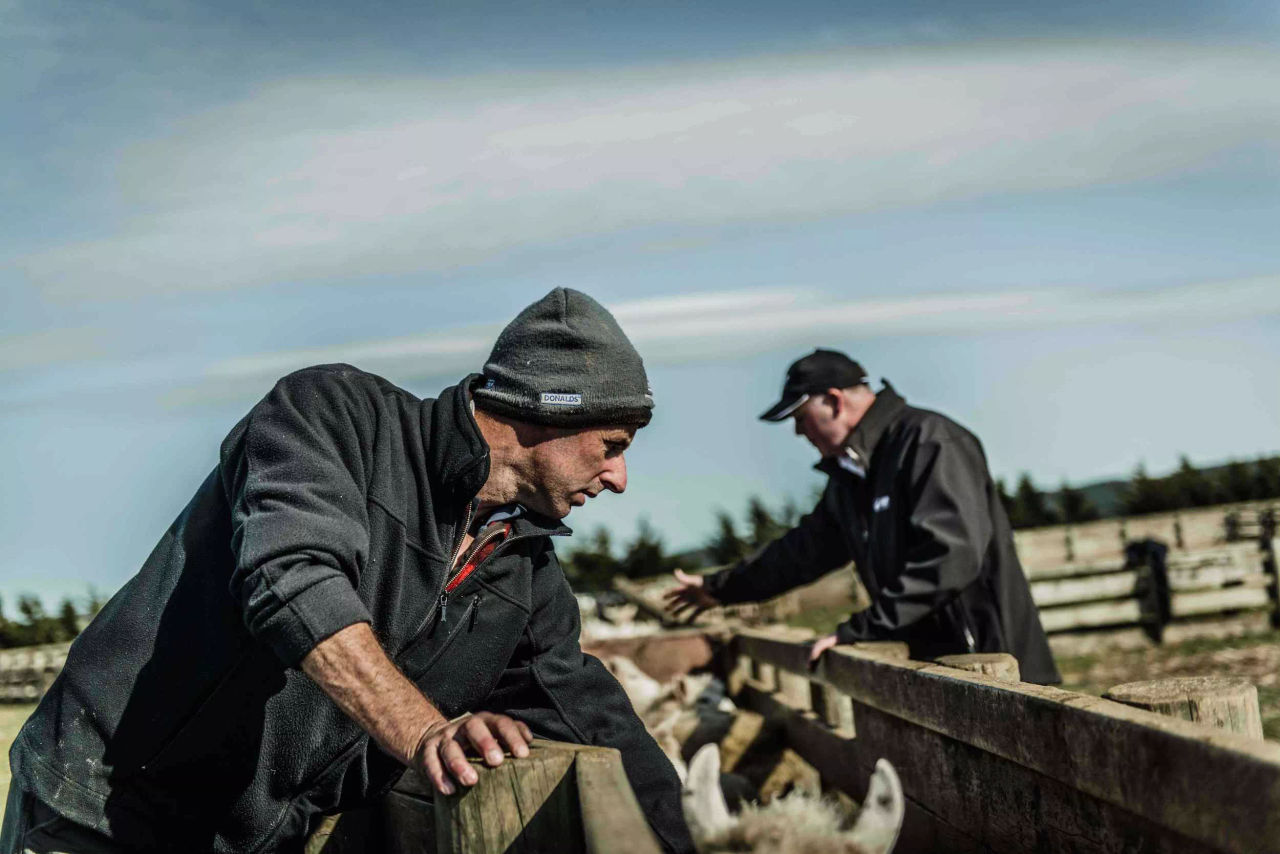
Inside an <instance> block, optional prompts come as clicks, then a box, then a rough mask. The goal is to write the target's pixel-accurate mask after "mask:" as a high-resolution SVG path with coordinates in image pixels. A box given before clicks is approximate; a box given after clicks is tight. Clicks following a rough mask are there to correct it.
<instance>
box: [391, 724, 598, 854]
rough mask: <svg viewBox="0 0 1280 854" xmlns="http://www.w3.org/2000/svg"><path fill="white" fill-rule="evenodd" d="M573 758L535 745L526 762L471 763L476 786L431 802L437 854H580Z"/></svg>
mask: <svg viewBox="0 0 1280 854" xmlns="http://www.w3.org/2000/svg"><path fill="white" fill-rule="evenodd" d="M575 754H576V751H575V750H574V749H573V747H572V746H570V745H560V744H556V743H554V742H546V741H534V743H533V744H532V745H530V752H529V756H528V758H526V759H514V758H508V759H507V760H506V761H505V762H503V763H502V764H501V765H499V766H498V767H497V768H489V767H486V766H484V765H483V764H482V763H481V762H480V760H478V759H474V760H472V765H473V766H474V767H475V768H476V771H477V773H478V775H479V781H478V782H477V783H476V784H475V785H474V786H471V787H470V788H466V787H463V788H461V790H460V791H459V792H458V793H457V794H454V795H447V796H446V795H436V796H435V798H434V804H435V837H436V854H488V852H493V851H503V852H510V854H518V852H538V851H551V850H555V851H564V852H566V854H578V852H582V851H584V850H585V849H584V845H583V836H582V818H581V812H580V810H579V808H578V792H577V785H576V782H575V778H574V775H573V774H570V773H568V772H569V769H570V768H571V767H572V765H573V761H574V756H575ZM389 847H391V846H390V845H389ZM402 850H404V851H405V854H408V852H409V850H411V849H408V848H405V849H402Z"/></svg>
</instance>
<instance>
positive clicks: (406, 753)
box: [302, 623, 445, 765]
mask: <svg viewBox="0 0 1280 854" xmlns="http://www.w3.org/2000/svg"><path fill="white" fill-rule="evenodd" d="M302 670H303V672H304V673H306V674H307V676H309V677H311V679H312V680H313V681H314V682H315V683H316V684H317V685H319V686H320V687H321V688H322V689H323V690H324V692H325V693H326V694H328V695H329V697H330V698H331V699H332V700H333V701H334V702H335V703H337V704H338V707H339V708H340V709H342V710H343V711H344V712H346V713H347V714H348V715H350V716H351V718H352V719H353V720H355V722H356V723H358V724H360V726H362V727H363V728H364V730H365V731H366V732H368V733H369V735H370V736H371V737H372V738H373V740H374V741H376V742H377V743H378V745H379V746H380V747H381V748H382V749H383V750H385V751H386V752H387V753H388V754H390V755H391V756H393V757H395V758H396V759H398V760H399V761H400V762H403V763H404V764H406V765H408V764H410V763H411V761H412V759H413V757H414V755H415V753H416V752H417V749H418V747H419V745H420V743H421V742H422V739H423V736H424V735H425V734H426V732H427V730H428V729H429V728H431V727H432V726H434V725H437V724H442V723H444V722H445V719H444V716H443V715H441V714H440V711H439V710H438V709H437V708H436V707H435V706H434V705H432V703H431V701H429V700H428V699H427V698H426V697H425V696H423V694H422V692H421V691H419V690H418V686H416V685H414V684H413V683H412V682H410V681H409V680H408V679H407V678H406V677H405V675H404V674H403V673H401V672H400V671H399V670H397V669H396V666H395V664H394V663H392V661H391V659H390V658H388V657H387V654H386V652H385V651H384V650H383V649H382V645H381V644H379V643H378V639H377V638H376V637H375V636H374V634H373V630H372V629H371V628H370V627H369V624H368V623H356V624H355V625H351V626H347V627H346V628H345V629H342V630H341V631H339V632H337V633H336V634H334V635H332V636H330V637H328V638H325V639H324V640H323V641H321V642H320V643H319V644H317V645H316V647H315V648H314V649H312V650H311V652H309V653H307V655H306V657H305V658H303V659H302Z"/></svg>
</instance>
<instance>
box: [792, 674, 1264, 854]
mask: <svg viewBox="0 0 1280 854" xmlns="http://www.w3.org/2000/svg"><path fill="white" fill-rule="evenodd" d="M778 658H779V659H781V658H783V656H781V655H779V656H778ZM818 677H819V678H820V679H822V680H823V681H825V682H827V683H829V684H832V685H834V686H835V687H836V688H838V689H840V690H842V691H844V692H845V693H847V694H849V695H850V696H851V697H853V698H854V700H855V701H856V702H860V703H863V704H865V705H868V706H871V707H873V708H876V709H879V710H880V711H882V712H884V713H886V714H889V715H893V716H896V717H900V718H902V719H903V720H906V721H909V722H911V723H914V724H916V725H918V726H923V727H925V728H927V729H930V730H932V731H934V732H937V733H939V734H941V735H944V736H947V737H948V738H953V739H955V740H957V741H960V742H962V743H964V744H968V745H970V746H973V747H977V748H980V749H982V750H985V751H987V752H990V753H993V754H995V755H997V756H1001V757H1003V758H1005V759H1008V760H1010V761H1012V762H1015V763H1017V764H1019V765H1021V766H1023V767H1024V768H1029V769H1031V770H1034V771H1037V772H1038V773H1041V774H1043V775H1045V776H1047V777H1049V778H1051V779H1054V780H1057V781H1058V782H1060V783H1063V784H1065V785H1066V786H1068V787H1070V788H1074V789H1079V790H1080V791H1083V792H1086V793H1088V794H1091V795H1093V796H1095V797H1098V798H1101V799H1103V800H1106V801H1108V802H1109V803H1112V804H1114V805H1116V806H1119V807H1121V808H1122V809H1125V810H1127V811H1129V812H1132V813H1134V814H1135V815H1139V816H1142V817H1144V818H1146V819H1148V820H1150V821H1152V822H1154V823H1156V824H1158V825H1161V826H1164V827H1168V828H1171V829H1173V830H1175V831H1177V832H1179V833H1181V834H1183V835H1185V836H1187V837H1189V838H1191V839H1194V840H1196V841H1198V842H1201V843H1203V844H1206V845H1210V846H1215V847H1218V848H1221V849H1222V850H1223V851H1231V852H1241V854H1243V852H1280V745H1277V744H1271V743H1259V742H1253V741H1250V740H1248V739H1246V738H1244V737H1242V736H1238V735H1234V734H1229V733H1217V732H1216V731H1212V730H1205V729H1202V728H1200V727H1198V726H1196V725H1195V724H1191V723H1187V722H1184V721H1177V720H1173V719H1169V718H1162V717H1160V716H1158V715H1154V714H1151V713H1147V712H1143V711H1141V710H1138V709H1132V708H1129V707H1127V706H1123V705H1120V704H1119V703H1113V702H1110V701H1108V700H1103V699H1099V698H1096V697H1088V696H1085V695H1082V694H1075V693H1072V692H1069V691H1063V690H1061V689H1057V688H1052V687H1048V686H1040V685H1032V684H1029V683H1017V684H1010V683H1002V682H997V681H995V680H992V679H989V678H987V677H984V676H981V675H979V674H973V673H965V672H962V671H956V670H952V669H950V668H944V667H940V666H937V665H930V664H925V663H922V662H914V661H906V662H901V661H893V660H889V659H884V658H877V657H872V656H868V655H865V654H861V653H858V652H856V651H851V650H844V649H835V650H832V651H831V652H829V653H826V654H825V655H824V656H823V660H822V661H821V662H820V663H819V667H818ZM854 723H855V724H856V725H857V726H858V727H859V729H860V730H861V724H860V723H859V721H858V716H857V713H856V711H855V714H854ZM1191 769H1194V771H1193V772H1192V771H1191ZM1156 779H1158V780H1159V781H1160V785H1158V786H1157V785H1152V784H1151V781H1152V780H1156Z"/></svg>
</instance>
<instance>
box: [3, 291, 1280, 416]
mask: <svg viewBox="0 0 1280 854" xmlns="http://www.w3.org/2000/svg"><path fill="white" fill-rule="evenodd" d="M609 308H610V310H611V311H612V312H613V313H614V316H615V317H617V319H618V322H619V324H620V325H621V326H622V327H623V329H624V330H625V331H626V332H627V334H628V336H630V338H631V340H632V341H633V342H634V343H635V345H636V347H637V348H638V349H639V350H640V352H641V354H642V355H643V356H644V358H645V361H646V363H647V364H649V365H650V366H657V365H670V364H682V363H692V362H705V361H721V360H726V359H733V358H736V357H739V356H743V355H747V354H754V353H760V352H765V351H768V350H771V349H779V348H787V347H790V348H805V347H811V346H813V345H814V344H815V343H820V342H822V341H824V340H826V341H830V340H846V341H849V340H858V339H865V338H875V337H883V336H911V335H931V334H961V335H983V334H991V333H996V332H1000V331H1002V330H1014V329H1036V328H1054V327H1062V326H1073V325H1096V324H1150V323H1158V324H1162V325H1167V324H1183V325H1190V326H1193V327H1194V326H1198V325H1203V324H1206V323H1214V322H1217V321H1229V320H1235V319H1240V318H1250V317H1259V316H1266V315H1275V314H1280V275H1274V276H1261V277H1256V278H1249V279H1235V280H1228V281H1211V282H1198V283H1193V284H1188V285H1181V286H1172V287H1163V288H1151V289H1143V290H1135V289H1099V288H1087V287H1075V288H1028V289H1023V290H1011V291H999V292H988V293H942V294H924V295H913V296H906V297H902V298H900V299H878V300H840V299H834V298H832V297H831V296H830V295H829V294H825V293H823V292H821V291H819V290H816V289H804V288H780V289H772V290H743V291H715V292H696V293H690V294H684V295H677V296H667V297H658V298H651V299H642V300H634V301H628V302H621V303H615V304H612V305H610V306H609ZM501 328H502V323H486V324H475V325H470V326H465V327H460V328H452V329H440V330H434V331H430V332H425V333H423V334H421V335H415V336H406V337H399V338H383V339H377V340H372V341H352V342H348V343H346V344H341V345H335V346H331V347H316V348H305V349H295V350H282V351H276V352H267V353H258V354H252V355H247V356H241V357H236V358H232V359H225V360H221V361H217V362H213V363H207V364H203V365H201V364H199V363H196V362H194V361H191V360H186V361H180V362H174V361H173V360H171V359H158V360H152V361H142V362H131V363H123V362H122V363H114V364H112V363H108V362H103V361H101V360H98V361H95V362H92V363H87V365H81V366H78V367H76V366H72V367H71V368H69V369H68V371H69V373H67V374H66V376H65V377H63V379H62V381H61V382H60V384H59V385H58V386H57V387H56V389H54V390H53V391H52V392H51V391H49V390H47V389H46V390H45V391H44V392H43V393H42V392H41V391H40V387H39V386H38V385H37V386H32V385H29V384H27V385H24V384H21V383H19V384H17V385H15V386H13V387H12V388H10V389H9V391H8V392H7V393H4V394H0V406H4V407H5V408H13V407H14V406H19V405H22V406H25V405H37V404H39V403H40V401H42V400H45V399H47V398H49V397H50V395H51V394H52V395H53V396H56V397H59V398H61V397H64V396H65V395H68V394H79V393H81V392H85V391H90V390H93V389H110V390H113V392H112V393H115V391H116V390H119V389H123V388H127V389H132V390H134V391H139V392H147V391H151V392H159V393H161V394H162V395H163V397H164V399H165V400H166V401H167V402H168V403H170V404H173V405H185V404H193V403H194V404H201V403H209V402H219V401H226V400H236V401H240V402H243V401H244V400H245V399H246V398H248V397H252V396H254V395H256V394H260V393H262V392H263V391H265V390H266V389H267V388H268V387H269V386H270V384H271V383H272V382H273V381H274V380H275V379H276V378H278V377H280V376H282V375H284V374H286V373H288V372H290V371H292V370H296V369H298V368H302V367H306V366H308V365H314V364H321V363H327V362H350V363H352V364H355V365H358V366H359V367H361V368H363V369H365V370H369V371H372V372H374V373H379V374H383V375H385V376H387V377H389V378H390V379H392V380H394V381H397V382H413V381H421V380H445V379H456V378H457V377H461V376H462V375H464V374H466V373H468V372H470V371H474V370H478V369H479V368H480V366H481V365H482V364H483V362H484V359H485V357H486V356H487V354H488V352H489V349H490V347H492V345H493V341H494V339H495V338H496V337H497V335H498V332H499V331H500V330H501ZM72 337H73V336H72V335H71V333H68V334H67V336H65V338H67V339H68V340H69V339H70V338H72ZM22 343H24V341H18V344H22ZM16 346H17V345H15V347H16ZM72 355H73V354H67V355H66V358H71V357H72Z"/></svg>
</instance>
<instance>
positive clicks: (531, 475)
mask: <svg viewBox="0 0 1280 854" xmlns="http://www.w3.org/2000/svg"><path fill="white" fill-rule="evenodd" d="M544 430H545V431H546V433H545V435H544V436H543V437H542V438H541V440H540V441H538V442H536V443H535V444H532V445H531V446H530V447H529V455H528V466H527V468H526V470H525V471H524V473H523V474H524V476H523V477H522V480H523V481H524V486H525V490H522V491H527V493H528V497H527V499H526V500H525V502H524V503H525V504H526V506H528V507H529V508H530V509H531V510H535V511H537V512H539V513H542V514H543V515H546V516H549V517H551V518H553V519H563V518H564V517H566V516H568V515H569V513H570V512H571V511H572V510H573V508H574V507H581V506H582V505H584V504H586V503H587V500H588V499H590V498H595V497H596V496H597V495H599V494H600V493H601V492H604V491H605V490H611V491H615V492H621V491H622V489H621V488H619V486H620V484H619V483H618V478H619V469H621V472H622V474H621V477H622V483H621V485H622V486H625V467H624V464H623V463H622V459H621V458H622V455H623V453H624V452H625V451H626V449H627V447H628V446H630V444H631V440H632V438H633V437H634V435H635V428H633V427H590V428H577V429H573V428H557V427H547V428H544Z"/></svg>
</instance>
